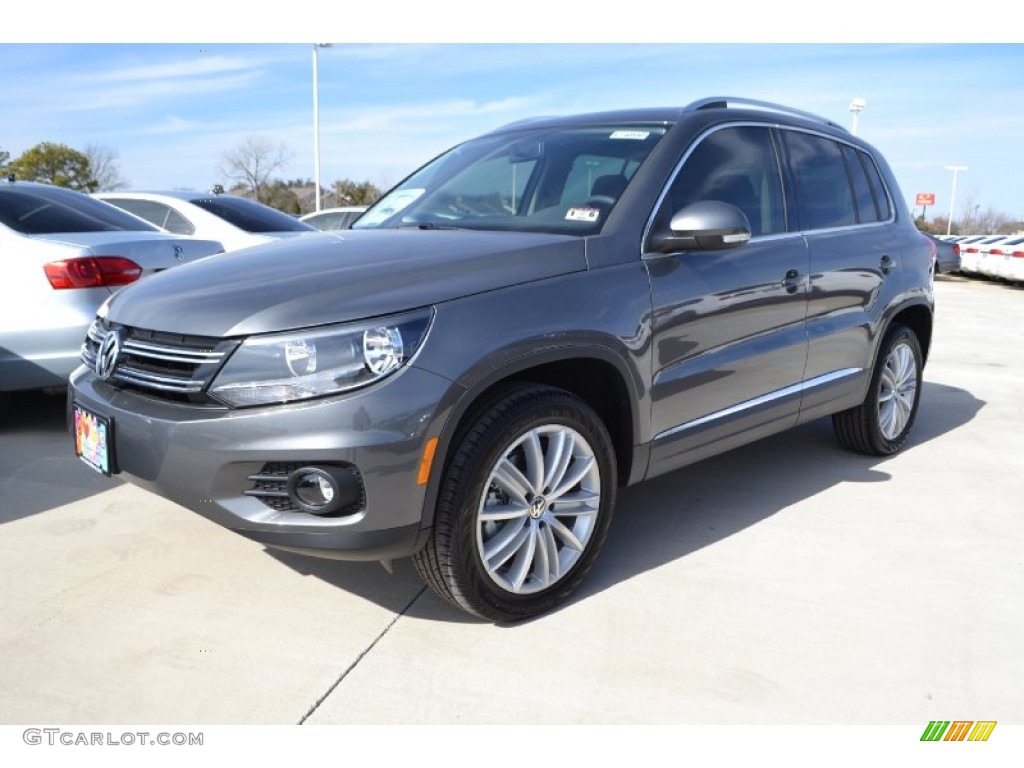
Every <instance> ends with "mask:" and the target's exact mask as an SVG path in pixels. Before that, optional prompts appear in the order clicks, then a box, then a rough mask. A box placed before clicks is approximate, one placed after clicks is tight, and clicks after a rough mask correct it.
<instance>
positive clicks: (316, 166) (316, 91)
mask: <svg viewBox="0 0 1024 768" xmlns="http://www.w3.org/2000/svg"><path fill="white" fill-rule="evenodd" d="M330 47H331V44H330V43H314V44H313V173H314V177H315V178H314V179H313V183H314V184H316V189H315V190H314V194H315V195H316V210H317V211H319V210H320V86H319V83H318V81H317V78H318V76H319V70H320V67H319V57H318V56H317V53H318V52H319V50H320V49H321V48H330Z"/></svg>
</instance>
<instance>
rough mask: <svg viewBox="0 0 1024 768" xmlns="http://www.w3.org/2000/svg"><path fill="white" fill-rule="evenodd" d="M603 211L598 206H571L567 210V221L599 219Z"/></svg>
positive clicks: (592, 220)
mask: <svg viewBox="0 0 1024 768" xmlns="http://www.w3.org/2000/svg"><path fill="white" fill-rule="evenodd" d="M600 215H601V212H600V211H599V210H598V209H597V208H570V209H569V210H568V211H566V214H565V220H566V221H590V222H594V221H597V219H598V217H599V216H600Z"/></svg>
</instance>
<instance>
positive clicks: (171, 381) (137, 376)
mask: <svg viewBox="0 0 1024 768" xmlns="http://www.w3.org/2000/svg"><path fill="white" fill-rule="evenodd" d="M113 378H114V379H115V380H116V381H124V382H128V383H129V384H139V385H141V386H146V387H152V388H153V389H159V390H162V391H164V392H201V391H202V389H203V387H204V386H206V381H192V380H191V379H187V378H172V377H170V376H157V375H155V374H152V373H146V372H145V371H140V370H138V369H137V368H129V367H127V366H125V365H119V366H118V368H117V372H116V373H115V374H114V376H113Z"/></svg>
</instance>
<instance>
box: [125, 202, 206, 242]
mask: <svg viewBox="0 0 1024 768" xmlns="http://www.w3.org/2000/svg"><path fill="white" fill-rule="evenodd" d="M105 200H106V202H108V203H110V204H112V205H116V206H117V207H118V208H123V209H124V210H126V211H128V213H133V214H135V215H136V216H138V217H140V218H143V219H145V220H146V221H148V222H149V223H150V224H156V225H157V226H158V227H162V228H163V229H166V230H167V231H168V232H173V233H174V234H176V235H193V234H195V231H196V228H195V227H194V226H192V224H191V223H190V222H189V221H188V220H187V219H186V218H185V217H184V216H182V215H181V214H180V213H178V212H177V211H176V210H174V209H173V208H171V207H170V206H167V205H164V204H163V203H158V202H156V201H155V200H136V199H134V198H123V197H117V198H114V197H108V198H105Z"/></svg>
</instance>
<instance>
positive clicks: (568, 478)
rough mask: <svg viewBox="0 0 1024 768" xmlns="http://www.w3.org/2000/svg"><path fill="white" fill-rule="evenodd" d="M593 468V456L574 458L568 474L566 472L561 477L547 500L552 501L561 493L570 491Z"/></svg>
mask: <svg viewBox="0 0 1024 768" xmlns="http://www.w3.org/2000/svg"><path fill="white" fill-rule="evenodd" d="M593 466H594V457H593V456H587V457H586V458H583V457H576V460H575V461H574V462H573V465H572V468H571V469H570V470H569V471H568V472H566V473H565V475H563V477H562V481H561V482H560V483H559V484H558V487H557V488H555V489H553V490H552V491H551V493H550V494H548V499H550V500H552V501H554V500H555V499H557V498H558V497H559V496H561V495H562V494H563V493H566V492H568V491H571V490H572V489H573V487H574V486H575V485H576V484H577V483H579V481H580V480H582V479H583V477H584V476H585V475H586V474H587V473H588V472H589V471H590V470H591V468H592V467H593Z"/></svg>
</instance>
